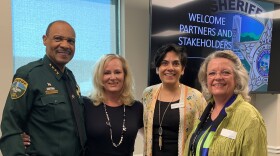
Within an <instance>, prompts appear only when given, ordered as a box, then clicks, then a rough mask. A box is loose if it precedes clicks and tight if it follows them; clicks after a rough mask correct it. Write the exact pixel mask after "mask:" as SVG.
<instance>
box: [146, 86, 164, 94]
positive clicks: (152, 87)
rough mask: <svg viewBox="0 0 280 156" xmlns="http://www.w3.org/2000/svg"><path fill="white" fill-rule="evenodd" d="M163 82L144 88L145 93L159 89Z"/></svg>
mask: <svg viewBox="0 0 280 156" xmlns="http://www.w3.org/2000/svg"><path fill="white" fill-rule="evenodd" d="M160 85H161V84H155V85H152V86H148V87H147V88H145V89H144V91H143V93H147V92H151V91H152V90H154V89H157V88H159V87H160Z"/></svg>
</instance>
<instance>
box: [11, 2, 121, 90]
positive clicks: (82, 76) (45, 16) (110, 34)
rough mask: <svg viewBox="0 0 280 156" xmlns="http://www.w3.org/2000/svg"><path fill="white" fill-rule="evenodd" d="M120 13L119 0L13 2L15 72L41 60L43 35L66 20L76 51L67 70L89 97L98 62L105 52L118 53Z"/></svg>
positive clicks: (43, 51)
mask: <svg viewBox="0 0 280 156" xmlns="http://www.w3.org/2000/svg"><path fill="white" fill-rule="evenodd" d="M118 12H119V4H118V0H44V1H38V0H12V29H13V30H12V33H13V34H12V35H13V55H14V71H16V69H17V68H19V67H20V66H22V65H25V64H27V63H28V62H31V61H35V60H38V59H39V58H42V57H43V56H44V55H45V46H44V45H43V41H42V36H43V35H44V34H45V31H46V28H47V26H48V24H49V23H51V22H52V21H55V20H65V21H67V22H69V23H70V24H71V25H72V26H73V28H74V29H75V31H76V52H75V56H74V58H73V59H72V61H71V62H70V63H69V64H67V67H69V68H70V69H71V70H72V71H73V73H74V75H75V77H76V80H77V82H78V84H79V85H80V88H81V92H82V95H88V93H89V91H91V89H92V70H93V66H94V64H95V62H96V60H97V59H98V58H99V57H100V56H101V55H103V54H106V53H119V39H118V38H119V36H118V34H119V33H118V27H119V26H118V23H119V22H118V21H119V20H118V19H119V18H118Z"/></svg>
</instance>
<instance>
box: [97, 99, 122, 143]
mask: <svg viewBox="0 0 280 156" xmlns="http://www.w3.org/2000/svg"><path fill="white" fill-rule="evenodd" d="M103 106H104V111H105V115H106V118H107V121H106V125H107V126H108V127H109V129H110V136H111V142H112V144H113V146H114V147H118V146H120V145H121V144H122V141H123V135H124V133H125V132H126V127H125V117H126V116H125V105H123V124H122V133H121V138H120V141H119V142H118V144H116V143H115V142H114V140H113V132H112V126H111V123H110V118H109V115H108V112H107V108H106V104H105V103H104V104H103Z"/></svg>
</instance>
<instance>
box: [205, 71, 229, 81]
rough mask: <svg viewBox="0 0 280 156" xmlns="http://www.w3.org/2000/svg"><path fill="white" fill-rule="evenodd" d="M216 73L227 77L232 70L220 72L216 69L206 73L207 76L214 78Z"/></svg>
mask: <svg viewBox="0 0 280 156" xmlns="http://www.w3.org/2000/svg"><path fill="white" fill-rule="evenodd" d="M217 75H220V76H221V77H229V76H231V75H232V71H230V70H223V71H221V72H217V71H211V72H209V73H208V74H207V77H208V78H211V79H212V78H215V77H216V76H217Z"/></svg>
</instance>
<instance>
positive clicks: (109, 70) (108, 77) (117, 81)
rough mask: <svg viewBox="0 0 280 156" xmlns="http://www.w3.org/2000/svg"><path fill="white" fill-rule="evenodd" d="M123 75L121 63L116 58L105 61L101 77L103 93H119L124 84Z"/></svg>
mask: <svg viewBox="0 0 280 156" xmlns="http://www.w3.org/2000/svg"><path fill="white" fill-rule="evenodd" d="M124 76H125V74H124V70H123V65H122V62H121V61H120V60H119V59H118V58H114V59H112V60H110V61H108V62H106V63H105V65H104V73H103V78H102V82H103V86H104V92H105V94H108V93H109V94H111V93H114V94H115V93H117V94H118V93H120V92H121V91H122V88H123V84H124Z"/></svg>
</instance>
